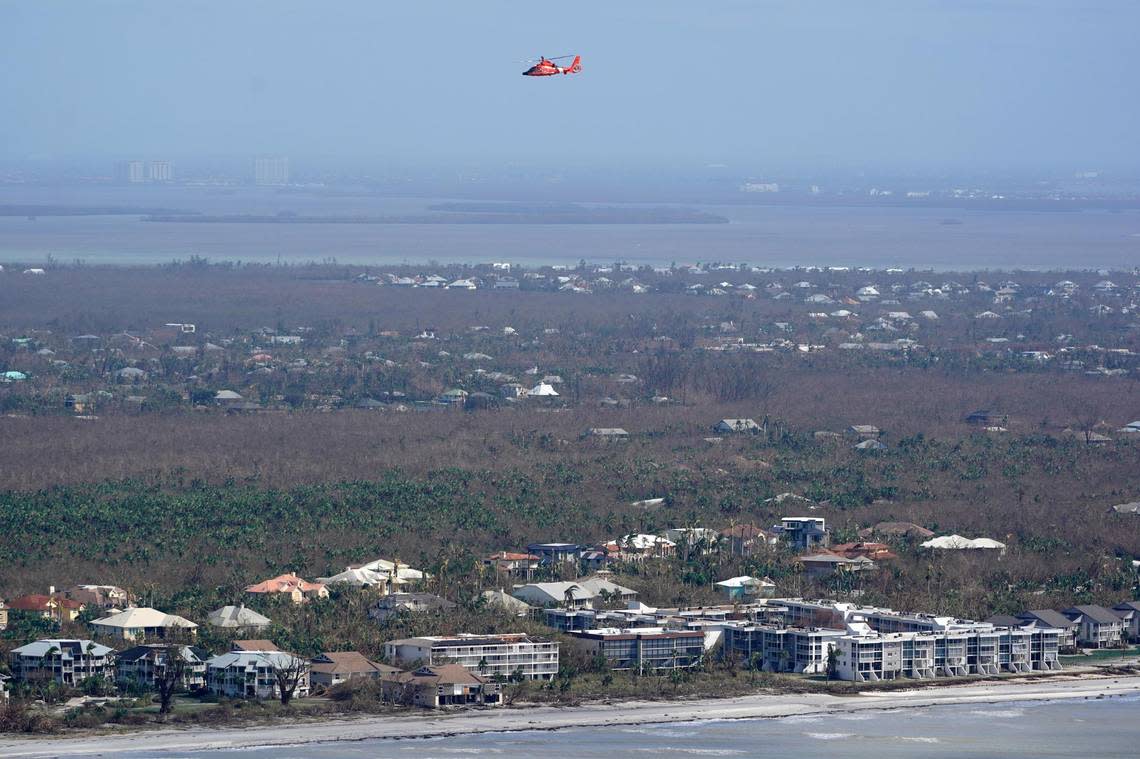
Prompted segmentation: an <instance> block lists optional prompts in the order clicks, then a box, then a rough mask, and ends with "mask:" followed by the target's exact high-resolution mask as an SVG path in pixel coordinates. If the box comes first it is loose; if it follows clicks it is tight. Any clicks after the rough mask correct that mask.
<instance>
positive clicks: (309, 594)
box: [245, 573, 329, 604]
mask: <svg viewBox="0 0 1140 759" xmlns="http://www.w3.org/2000/svg"><path fill="white" fill-rule="evenodd" d="M245 592H246V593H257V594H264V593H283V594H285V595H286V596H288V597H289V598H290V599H291V600H292V601H293V603H295V604H301V603H305V602H306V601H308V600H310V599H313V598H328V595H329V591H328V588H326V587H325V586H324V585H323V584H321V583H319V582H309V581H308V580H303V579H301V578H300V577H298V576H297V575H295V574H290V573H286V574H283V575H278V576H277V577H274V578H271V579H269V580H265V581H264V582H259V583H257V584H255V585H249V586H247V587H246V589H245Z"/></svg>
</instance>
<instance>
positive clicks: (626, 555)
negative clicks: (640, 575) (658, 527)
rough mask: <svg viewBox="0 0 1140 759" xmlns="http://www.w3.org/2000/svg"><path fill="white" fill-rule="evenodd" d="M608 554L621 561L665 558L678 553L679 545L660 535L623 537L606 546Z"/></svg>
mask: <svg viewBox="0 0 1140 759" xmlns="http://www.w3.org/2000/svg"><path fill="white" fill-rule="evenodd" d="M604 547H605V549H606V552H607V553H609V554H610V555H611V556H613V557H615V558H617V559H619V560H621V561H641V560H644V559H648V558H664V557H668V556H672V555H673V554H674V553H676V551H677V544H676V543H674V542H673V541H672V540H669V539H668V538H664V537H661V536H660V535H645V534H634V535H623V536H621V537H620V538H614V539H613V540H611V541H609V542H608V543H606V544H605V546H604Z"/></svg>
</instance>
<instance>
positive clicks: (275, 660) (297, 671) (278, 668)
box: [267, 654, 309, 706]
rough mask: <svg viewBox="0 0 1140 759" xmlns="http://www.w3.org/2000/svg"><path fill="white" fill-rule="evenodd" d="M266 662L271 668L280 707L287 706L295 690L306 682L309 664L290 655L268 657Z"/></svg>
mask: <svg viewBox="0 0 1140 759" xmlns="http://www.w3.org/2000/svg"><path fill="white" fill-rule="evenodd" d="M267 661H269V664H270V666H271V667H272V668H273V677H274V679H276V681H277V698H278V699H280V701H281V705H282V706H288V705H289V702H290V701H292V700H293V694H295V693H296V692H297V688H298V687H300V686H301V684H302V683H304V682H305V681H306V680H308V677H309V663H308V662H307V661H305V660H304V659H302V658H301V657H299V656H293V655H292V654H279V655H277V656H273V655H270V656H269V657H267Z"/></svg>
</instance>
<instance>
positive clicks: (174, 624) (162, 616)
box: [90, 606, 198, 643]
mask: <svg viewBox="0 0 1140 759" xmlns="http://www.w3.org/2000/svg"><path fill="white" fill-rule="evenodd" d="M90 624H91V632H93V633H94V634H96V635H100V636H102V637H105V638H118V639H120V640H129V641H133V642H135V643H143V642H147V641H155V640H167V639H170V638H187V639H192V638H194V636H195V635H196V634H197V630H198V625H196V624H194V623H193V622H191V621H190V620H188V619H185V618H183V617H180V616H178V615H177V614H167V613H166V612H162V611H159V610H158V609H151V608H149V607H146V606H142V607H132V608H130V609H126V610H125V611H120V612H118V613H116V614H112V615H110V616H107V617H102V618H101V619H95V620H92V621H91V623H90Z"/></svg>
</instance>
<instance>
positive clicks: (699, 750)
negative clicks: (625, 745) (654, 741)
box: [627, 746, 747, 756]
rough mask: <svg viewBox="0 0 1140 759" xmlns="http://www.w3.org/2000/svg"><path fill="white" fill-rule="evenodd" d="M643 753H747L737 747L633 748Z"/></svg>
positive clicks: (729, 754)
mask: <svg viewBox="0 0 1140 759" xmlns="http://www.w3.org/2000/svg"><path fill="white" fill-rule="evenodd" d="M627 751H635V752H637V753H641V754H658V753H661V752H668V753H671V754H692V755H693V756H740V755H741V754H744V753H747V752H745V751H741V750H739V749H735V748H690V747H688V746H656V747H654V748H631V749H627Z"/></svg>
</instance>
